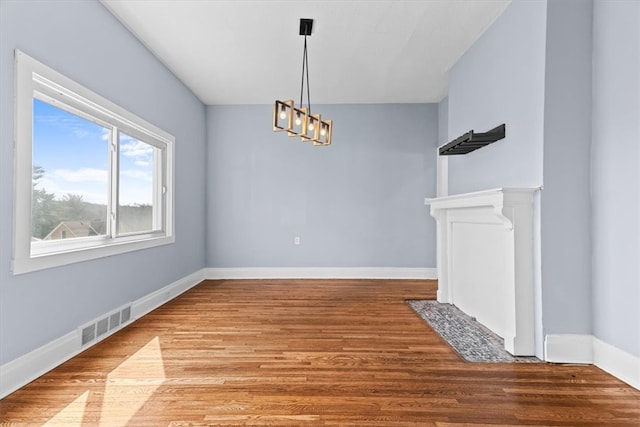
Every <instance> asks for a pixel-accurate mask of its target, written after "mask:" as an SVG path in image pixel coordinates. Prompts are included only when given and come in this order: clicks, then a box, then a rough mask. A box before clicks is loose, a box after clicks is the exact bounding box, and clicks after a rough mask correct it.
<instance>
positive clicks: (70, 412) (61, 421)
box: [44, 390, 89, 427]
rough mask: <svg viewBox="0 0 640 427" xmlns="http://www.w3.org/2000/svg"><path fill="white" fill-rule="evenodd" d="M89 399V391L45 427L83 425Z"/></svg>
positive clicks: (66, 407)
mask: <svg viewBox="0 0 640 427" xmlns="http://www.w3.org/2000/svg"><path fill="white" fill-rule="evenodd" d="M88 398H89V390H87V391H85V392H84V393H82V394H81V395H80V396H78V397H76V398H75V399H74V400H73V401H72V402H71V403H69V404H68V405H67V406H65V407H64V408H63V409H62V410H61V411H60V412H58V413H57V414H56V416H55V417H53V418H51V419H50V420H49V421H47V422H46V423H45V424H44V425H45V426H54V425H64V426H65V427H75V426H81V425H82V419H83V418H84V411H85V408H86V407H87V399H88Z"/></svg>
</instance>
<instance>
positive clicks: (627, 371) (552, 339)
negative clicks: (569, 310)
mask: <svg viewBox="0 0 640 427" xmlns="http://www.w3.org/2000/svg"><path fill="white" fill-rule="evenodd" d="M545 361H547V362H552V363H585V364H593V365H596V366H597V367H598V368H600V369H602V370H603V371H606V372H608V373H609V374H611V375H613V376H614V377H616V378H618V379H620V380H622V381H624V382H625V383H627V384H629V385H630V386H632V387H634V388H636V389H638V390H640V357H638V356H634V355H632V354H630V353H627V352H625V351H623V350H620V349H619V348H617V347H614V346H612V345H611V344H608V343H606V342H604V341H602V340H600V339H598V338H596V337H594V336H592V335H571V334H563V335H547V336H546V337H545Z"/></svg>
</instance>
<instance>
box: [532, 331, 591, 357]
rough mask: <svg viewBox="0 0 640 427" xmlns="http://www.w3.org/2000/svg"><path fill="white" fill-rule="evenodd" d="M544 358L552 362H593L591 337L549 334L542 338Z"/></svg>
mask: <svg viewBox="0 0 640 427" xmlns="http://www.w3.org/2000/svg"><path fill="white" fill-rule="evenodd" d="M544 354H545V358H544V360H545V361H547V362H552V363H586V364H592V363H593V337H592V336H591V335H578V334H549V335H546V336H545V338H544Z"/></svg>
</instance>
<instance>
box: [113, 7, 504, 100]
mask: <svg viewBox="0 0 640 427" xmlns="http://www.w3.org/2000/svg"><path fill="white" fill-rule="evenodd" d="M101 1H102V3H103V4H104V5H105V6H106V7H107V8H108V9H109V10H110V11H111V12H112V13H113V14H114V15H115V16H116V17H117V18H118V19H119V20H120V21H121V22H122V23H123V24H124V25H125V26H126V27H127V28H129V30H130V31H131V32H133V33H134V34H135V35H136V36H137V37H138V38H139V39H140V40H141V41H142V42H143V43H144V44H145V45H146V46H147V47H148V48H149V49H151V51H153V52H154V53H155V55H156V56H157V57H158V58H159V59H160V60H161V61H162V62H163V63H164V64H165V65H166V66H167V67H169V69H171V70H172V71H173V73H174V74H175V75H176V76H177V77H178V78H179V79H180V80H182V81H183V82H184V83H185V84H186V85H187V86H188V87H189V88H191V90H192V91H193V92H194V93H195V94H196V95H197V96H198V97H199V98H200V99H201V100H202V101H203V102H204V103H205V104H209V105H212V104H269V103H272V102H273V100H275V99H295V100H296V102H298V101H299V98H300V79H301V72H302V48H303V43H304V37H302V36H300V35H298V30H299V21H300V18H312V19H314V25H313V33H312V35H311V37H309V38H308V40H307V43H308V51H309V70H310V72H309V78H310V86H311V102H312V103H322V104H325V103H326V104H328V103H338V104H344V103H396V102H397V103H413V102H438V101H440V100H441V99H442V98H443V97H444V96H446V93H447V74H448V71H449V69H450V68H451V66H452V65H453V64H455V62H456V61H457V59H458V58H459V57H460V56H461V55H462V54H463V53H464V52H465V51H466V50H467V49H468V48H469V46H471V45H472V44H473V43H474V42H475V41H476V40H477V39H478V37H479V36H480V35H481V34H482V33H483V32H484V31H485V30H486V29H487V28H488V27H489V26H490V25H491V24H492V23H493V21H494V20H495V19H496V18H497V17H498V16H499V15H500V14H501V13H502V12H503V11H504V9H505V8H506V7H507V6H508V4H509V2H510V0H413V1H400V0H396V1H388V0H378V1H376V0H369V1H364V0H344V1H336V0H334V1H330V0H325V1H311V0H309V1H306V0H298V1H286V0H280V1H275V0H262V1H260V0H236V1H226V0H128V1H123V0H101ZM305 103H306V100H305Z"/></svg>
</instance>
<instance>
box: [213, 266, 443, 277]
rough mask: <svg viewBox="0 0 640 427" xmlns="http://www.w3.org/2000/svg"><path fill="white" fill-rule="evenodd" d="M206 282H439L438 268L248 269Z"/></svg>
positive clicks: (218, 273) (223, 272)
mask: <svg viewBox="0 0 640 427" xmlns="http://www.w3.org/2000/svg"><path fill="white" fill-rule="evenodd" d="M206 278H207V279H437V278H438V274H437V272H436V269H435V268H399V267H338V268H334V267H284V268H277V267H245V268H208V269H207V271H206Z"/></svg>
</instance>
